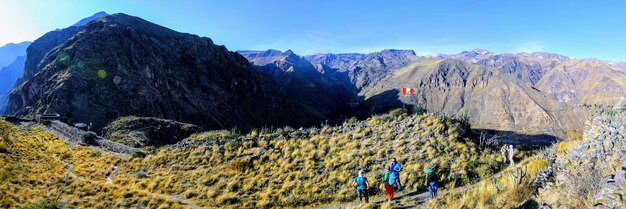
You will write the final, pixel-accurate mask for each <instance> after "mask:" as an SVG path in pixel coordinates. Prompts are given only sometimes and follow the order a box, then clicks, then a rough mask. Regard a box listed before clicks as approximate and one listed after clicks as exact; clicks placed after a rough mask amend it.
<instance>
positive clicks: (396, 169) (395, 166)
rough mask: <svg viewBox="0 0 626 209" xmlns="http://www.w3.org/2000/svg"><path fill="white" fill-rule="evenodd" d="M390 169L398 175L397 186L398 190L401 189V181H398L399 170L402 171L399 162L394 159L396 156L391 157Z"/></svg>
mask: <svg viewBox="0 0 626 209" xmlns="http://www.w3.org/2000/svg"><path fill="white" fill-rule="evenodd" d="M391 171H392V172H395V174H396V176H397V177H398V180H397V182H396V183H397V186H398V191H400V190H401V189H402V183H400V171H402V166H401V165H400V163H399V162H398V161H397V160H396V158H395V157H394V158H391Z"/></svg>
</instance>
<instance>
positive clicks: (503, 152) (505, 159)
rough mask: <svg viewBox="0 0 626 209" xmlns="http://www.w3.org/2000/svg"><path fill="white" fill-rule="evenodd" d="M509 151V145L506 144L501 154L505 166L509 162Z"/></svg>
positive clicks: (501, 149)
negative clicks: (507, 153)
mask: <svg viewBox="0 0 626 209" xmlns="http://www.w3.org/2000/svg"><path fill="white" fill-rule="evenodd" d="M508 149H509V145H506V144H504V146H502V148H500V153H501V154H502V162H503V163H504V164H506V161H507V160H508V158H507V157H506V152H507V150H508Z"/></svg>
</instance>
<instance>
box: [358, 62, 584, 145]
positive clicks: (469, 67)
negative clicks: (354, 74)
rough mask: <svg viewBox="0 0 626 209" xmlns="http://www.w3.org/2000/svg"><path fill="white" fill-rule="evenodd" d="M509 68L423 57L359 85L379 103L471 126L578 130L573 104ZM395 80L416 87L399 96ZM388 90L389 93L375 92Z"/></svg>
mask: <svg viewBox="0 0 626 209" xmlns="http://www.w3.org/2000/svg"><path fill="white" fill-rule="evenodd" d="M518 78H519V77H518V76H517V75H514V74H510V73H507V72H502V70H501V69H498V68H494V67H487V66H484V65H477V64H470V63H467V62H462V61H459V60H454V59H444V60H439V59H429V60H422V61H418V62H416V63H413V64H411V65H409V66H407V67H405V68H403V69H400V70H396V71H394V72H393V73H391V74H389V75H387V76H386V77H385V78H383V79H381V81H379V82H378V83H377V84H375V85H372V86H368V87H367V88H364V89H363V90H362V91H361V95H363V96H364V97H365V99H366V102H369V103H371V105H373V106H377V107H381V106H384V105H390V103H389V99H390V98H395V99H396V101H398V102H400V103H405V104H410V105H413V106H414V107H419V108H425V109H428V110H429V111H436V112H442V113H446V114H452V115H461V116H467V117H469V119H470V121H471V123H472V125H473V127H474V128H481V129H494V130H513V131H516V132H520V133H524V134H533V135H538V134H548V135H556V136H560V137H565V136H566V135H567V134H568V133H569V132H575V131H576V130H582V129H581V128H582V121H581V120H580V119H579V118H580V117H579V114H581V113H577V112H575V111H574V109H575V108H573V107H572V106H570V105H568V104H567V103H559V102H557V101H555V100H553V99H551V98H550V97H548V96H546V95H544V94H542V93H541V92H540V91H538V90H536V89H534V88H532V86H530V85H528V84H527V83H526V82H524V80H521V79H518ZM398 86H411V87H415V88H416V92H415V95H408V96H401V93H400V92H398V91H397V90H396V89H397V88H398ZM382 94H391V95H390V96H389V97H387V98H385V97H380V96H379V95H382Z"/></svg>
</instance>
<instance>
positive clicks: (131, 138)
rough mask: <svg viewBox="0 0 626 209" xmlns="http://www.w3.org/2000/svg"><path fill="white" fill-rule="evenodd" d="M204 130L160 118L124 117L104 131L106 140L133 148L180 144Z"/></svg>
mask: <svg viewBox="0 0 626 209" xmlns="http://www.w3.org/2000/svg"><path fill="white" fill-rule="evenodd" d="M201 130H202V128H200V127H198V126H196V125H192V124H186V123H179V122H176V121H172V120H165V119H158V118H140V117H123V118H119V119H117V120H115V121H113V122H112V123H110V124H109V125H107V126H106V127H104V128H103V129H102V132H103V133H104V134H103V136H104V138H107V139H109V140H113V141H115V142H119V143H122V144H125V145H127V146H131V147H144V146H161V145H166V144H174V143H176V142H179V141H181V140H183V139H185V138H187V137H189V136H190V135H191V134H194V133H198V132H200V131H201Z"/></svg>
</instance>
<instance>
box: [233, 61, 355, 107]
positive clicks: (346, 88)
mask: <svg viewBox="0 0 626 209" xmlns="http://www.w3.org/2000/svg"><path fill="white" fill-rule="evenodd" d="M237 53H239V54H241V55H243V56H244V57H246V58H247V59H248V61H249V62H250V63H251V64H252V65H254V67H255V68H256V69H257V70H259V71H260V72H262V73H263V74H265V75H266V76H268V77H270V78H272V80H274V82H275V83H277V84H278V86H280V87H281V89H282V90H283V91H285V92H286V93H287V95H289V96H290V97H291V98H294V99H295V100H297V101H300V103H303V104H306V105H308V106H310V107H312V108H315V109H316V110H317V111H318V112H320V113H322V114H323V115H325V116H327V117H331V118H334V117H335V116H337V115H341V114H344V113H346V112H347V111H349V110H348V108H349V107H348V105H349V102H350V100H351V99H352V98H353V97H354V96H353V95H356V94H355V90H354V89H353V88H352V85H351V83H350V82H349V80H348V77H347V75H345V73H344V74H343V75H341V74H340V73H338V72H336V71H335V70H332V69H329V70H321V71H318V69H317V68H316V67H315V66H313V64H311V63H310V62H309V61H307V60H305V59H304V58H302V57H301V56H298V55H296V54H295V53H294V52H293V51H291V50H288V51H286V52H284V53H283V52H281V51H278V50H267V51H238V52H237Z"/></svg>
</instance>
